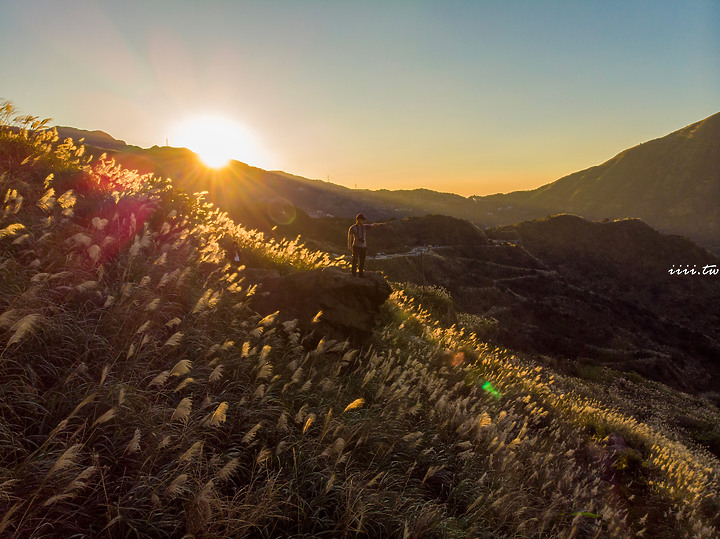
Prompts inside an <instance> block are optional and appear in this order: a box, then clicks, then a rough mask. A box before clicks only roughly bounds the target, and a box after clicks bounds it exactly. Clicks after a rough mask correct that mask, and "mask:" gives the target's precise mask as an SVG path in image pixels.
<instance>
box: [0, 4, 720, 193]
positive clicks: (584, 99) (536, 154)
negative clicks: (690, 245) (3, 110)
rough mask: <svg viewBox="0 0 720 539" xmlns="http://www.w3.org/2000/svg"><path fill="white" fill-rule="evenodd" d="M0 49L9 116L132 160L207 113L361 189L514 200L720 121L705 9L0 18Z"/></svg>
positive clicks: (142, 9) (317, 173)
mask: <svg viewBox="0 0 720 539" xmlns="http://www.w3.org/2000/svg"><path fill="white" fill-rule="evenodd" d="M0 51H1V52H2V54H0V97H3V98H6V99H9V100H11V101H13V102H14V103H15V104H16V106H17V107H19V108H20V109H21V111H22V112H23V113H27V114H33V115H37V116H41V117H52V118H53V119H54V123H56V124H58V125H72V126H75V127H79V128H84V129H101V130H103V131H107V132H108V133H110V134H111V135H113V136H115V137H116V138H121V139H124V140H126V141H127V142H128V143H132V144H138V145H140V146H151V145H154V144H158V145H162V144H164V143H165V139H166V138H170V144H171V145H173V142H174V140H173V138H174V137H175V129H176V128H175V126H176V125H177V124H178V122H181V121H184V120H185V119H187V118H190V117H192V116H194V115H198V114H204V113H214V114H216V115H220V116H223V117H225V118H227V119H229V120H231V121H233V122H236V123H238V124H240V125H241V126H243V128H244V129H245V130H247V131H248V132H250V133H251V134H252V137H253V141H254V142H253V145H254V149H252V150H251V151H250V150H247V149H244V148H238V152H237V155H236V157H237V158H239V159H241V160H243V161H246V162H248V163H250V164H253V165H257V166H261V167H263V168H268V169H281V170H285V171H287V172H291V173H294V174H299V175H302V176H307V177H311V178H322V179H325V178H326V177H327V176H328V175H329V176H330V179H331V181H335V182H337V183H340V184H343V185H347V186H353V185H355V184H357V186H358V187H363V188H372V189H377V188H390V189H399V188H414V187H427V188H431V189H435V190H440V191H450V192H457V193H460V194H463V195H472V194H490V193H495V192H507V191H512V190H516V189H529V188H534V187H537V186H539V185H542V184H545V183H548V182H551V181H553V180H555V179H557V178H559V177H561V176H563V175H565V174H569V173H571V172H574V171H576V170H579V169H582V168H587V167H589V166H592V165H595V164H599V163H600V162H603V161H605V160H607V159H609V158H610V157H612V156H613V155H614V154H616V153H618V152H619V151H621V150H623V149H625V148H627V147H630V146H634V145H636V144H639V143H641V142H644V141H646V140H649V139H652V138H657V137H659V136H662V135H665V134H667V133H669V132H671V131H674V130H676V129H679V128H681V127H683V126H685V125H687V124H690V123H692V122H695V121H697V120H700V119H702V118H705V117H707V116H709V115H711V114H714V113H716V112H718V111H720V1H718V0H711V1H702V0H700V1H677V2H671V1H664V0H653V1H628V0H623V1H613V0H601V1H580V0H572V1H552V0H546V1H532V2H531V1H521V0H516V1H507V0H498V1H481V0H477V1H466V2H452V1H449V2H448V1H442V2H440V1H438V2H421V1H394V2H393V1H387V0H386V1H363V2H360V1H356V2H349V1H343V0H334V1H331V0H328V1H307V2H304V1H299V0H296V1H284V2H282V1H272V0H265V1H258V2H244V1H230V0H226V1H220V0H216V1H213V0H208V1H203V2H196V1H183V0H144V1H142V2H139V1H134V0H125V1H104V0H76V1H62V0H46V1H40V0H23V1H3V2H1V3H0ZM248 152H249V153H248Z"/></svg>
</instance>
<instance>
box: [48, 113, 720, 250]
mask: <svg viewBox="0 0 720 539" xmlns="http://www.w3.org/2000/svg"><path fill="white" fill-rule="evenodd" d="M58 133H59V134H60V135H61V136H63V137H65V136H69V137H70V138H84V139H85V144H86V146H88V147H89V149H90V151H91V152H94V153H97V154H99V153H102V152H108V153H109V154H110V155H111V156H112V157H114V158H115V159H116V160H118V161H119V162H120V163H122V164H123V165H124V166H126V167H128V168H130V169H137V170H139V171H140V172H152V173H155V174H159V175H164V176H167V177H173V178H174V179H176V180H177V183H178V185H180V186H182V187H183V188H185V189H187V190H189V191H190V192H194V191H208V192H209V194H208V197H209V200H210V201H211V202H215V203H217V204H218V205H219V206H220V207H221V208H223V209H224V210H227V211H229V212H230V213H231V215H233V212H234V209H235V208H243V207H244V205H245V203H244V201H243V200H242V198H241V196H240V195H239V191H241V190H242V189H246V188H248V187H249V188H250V191H251V192H252V193H253V197H254V199H255V200H256V201H257V200H262V201H265V202H268V203H269V202H272V201H274V200H277V199H283V200H284V201H285V202H287V203H290V204H292V205H294V206H296V207H298V208H300V209H302V210H304V211H306V212H307V213H308V214H309V215H311V216H314V217H328V216H337V217H351V216H353V215H355V214H356V213H358V212H361V213H365V214H369V216H370V218H371V219H373V220H384V219H390V218H403V217H408V216H413V215H414V216H422V215H425V214H434V213H439V214H445V215H452V216H454V217H458V218H461V219H466V220H469V221H471V222H473V223H475V224H477V225H480V226H485V227H487V226H499V225H510V224H513V223H516V222H519V221H523V220H531V219H537V218H541V217H546V216H548V215H552V214H557V213H575V214H577V215H581V216H583V217H586V218H588V219H605V218H607V219H620V218H640V219H642V220H643V221H645V222H647V223H648V224H650V225H651V226H652V227H654V228H657V229H658V230H661V231H663V232H667V233H671V234H680V235H684V236H687V237H689V238H691V239H693V240H694V241H696V242H698V243H700V244H702V245H703V246H705V247H707V248H709V249H711V250H713V251H715V252H720V240H719V239H718V238H720V214H718V212H717V211H716V201H717V200H720V113H717V114H714V115H712V116H709V117H708V118H705V119H703V120H700V121H698V122H695V123H693V124H690V125H688V126H686V127H683V128H681V129H679V130H676V131H673V132H672V133H670V134H668V135H665V136H663V137H659V138H656V139H653V140H650V141H647V142H644V143H642V144H639V145H637V146H634V147H632V148H628V149H626V150H624V151H622V152H620V153H618V154H617V155H615V156H614V157H612V158H611V159H609V160H607V161H605V162H604V163H601V164H599V165H595V166H592V167H589V168H587V169H584V170H581V171H578V172H575V173H572V174H569V175H567V176H564V177H562V178H560V179H558V180H555V181H554V182H551V183H549V184H546V185H543V186H541V187H539V188H537V189H533V190H527V191H514V192H511V193H504V194H495V195H487V196H482V197H479V196H473V197H463V196H461V195H457V194H454V193H443V192H438V191H432V190H430V189H405V190H388V189H379V190H368V189H350V188H348V187H344V186H341V185H337V184H332V183H329V182H325V181H322V180H313V179H308V178H303V177H301V176H297V175H294V174H291V173H287V172H284V171H267V170H263V169H260V168H258V167H252V166H251V165H247V164H245V163H241V162H239V161H232V162H231V164H230V165H229V166H228V167H227V168H226V169H224V170H214V171H208V170H207V169H204V170H203V167H202V165H200V163H199V160H198V159H197V158H196V157H195V156H194V155H195V154H193V153H192V152H190V150H187V149H184V148H182V149H181V148H172V147H165V146H153V147H152V148H147V149H143V148H139V147H137V146H131V145H128V144H126V143H125V142H124V141H118V140H116V139H113V138H112V137H111V136H110V135H107V134H106V133H104V132H102V131H83V130H78V129H74V128H67V127H61V128H58ZM191 165H192V167H194V173H193V174H191V176H192V177H188V176H189V175H188V173H187V171H188V170H189V169H190V168H191ZM222 183H230V184H236V185H234V188H233V186H230V187H228V186H221V184H222ZM233 190H235V191H237V192H236V193H233ZM233 216H234V217H236V216H237V214H234V215H233Z"/></svg>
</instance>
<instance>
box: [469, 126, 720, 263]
mask: <svg viewBox="0 0 720 539" xmlns="http://www.w3.org/2000/svg"><path fill="white" fill-rule="evenodd" d="M474 200H476V201H477V202H478V203H479V204H480V205H481V208H482V209H481V213H482V212H483V211H484V213H485V222H489V223H493V224H511V223H513V222H518V221H520V220H523V219H535V218H538V217H542V216H544V215H547V214H552V213H562V212H568V213H574V214H577V215H581V216H583V217H586V218H589V219H604V218H609V219H620V218H625V217H636V218H639V219H642V220H643V221H645V222H646V223H648V224H649V225H651V226H653V227H654V228H656V229H658V230H661V231H663V232H668V233H673V234H680V235H684V236H688V237H690V238H692V239H694V240H695V241H697V242H698V243H701V244H703V245H705V246H706V247H709V248H712V249H713V250H716V251H717V250H718V249H719V248H720V211H719V210H720V207H719V206H720V113H718V114H715V115H713V116H710V117H709V118H706V119H705V120H702V121H700V122H697V123H694V124H692V125H689V126H687V127H685V128H683V129H680V130H679V131H675V132H674V133H670V134H669V135H667V136H665V137H662V138H659V139H656V140H651V141H650V142H646V143H644V144H640V145H639V146H635V147H634V148H631V149H629V150H625V151H624V152H621V153H619V154H618V155H616V156H615V157H613V158H612V159H610V160H609V161H607V162H605V163H603V164H601V165H599V166H595V167H591V168H589V169H586V170H582V171H580V172H576V173H574V174H570V175H569V176H566V177H564V178H561V179H559V180H557V181H555V182H553V183H550V184H548V185H545V186H543V187H540V188H538V189H535V190H532V191H517V192H514V193H509V194H506V195H492V196H487V197H474Z"/></svg>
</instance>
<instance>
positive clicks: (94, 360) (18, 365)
mask: <svg viewBox="0 0 720 539" xmlns="http://www.w3.org/2000/svg"><path fill="white" fill-rule="evenodd" d="M0 156H2V158H1V159H0V336H1V337H2V339H3V340H2V344H1V345H0V410H2V412H1V413H0V536H2V537H11V538H12V537H16V538H20V537H41V536H49V535H52V536H57V537H73V536H77V537H82V536H90V537H95V536H97V537H111V538H114V537H117V538H120V537H184V536H190V535H192V536H195V537H214V538H216V537H217V538H222V537H228V538H229V537H243V536H258V537H284V536H305V537H312V536H323V535H324V536H329V537H350V536H361V537H438V538H440V537H443V538H444V537H632V536H636V535H637V536H643V535H644V536H646V537H682V536H693V537H715V536H717V533H718V530H720V518H719V517H718V514H720V504H719V502H718V498H719V496H720V487H719V486H718V481H719V478H720V464H719V463H718V461H717V459H716V458H715V457H713V456H712V455H711V454H709V453H708V452H707V451H706V450H704V449H703V448H702V447H699V446H697V445H693V444H692V443H688V441H687V439H685V438H684V437H683V436H681V435H680V434H679V433H676V432H673V431H671V430H669V429H667V428H664V426H663V424H662V422H661V421H660V420H659V419H658V418H660V417H661V415H662V406H667V404H666V403H667V402H668V401H669V400H670V399H669V397H670V396H672V397H673V398H674V399H675V398H677V400H674V401H673V402H680V403H683V406H686V407H687V409H688V413H693V414H695V416H698V417H701V418H702V419H703V421H707V422H708V423H709V424H718V421H719V418H718V415H719V413H718V411H717V409H713V408H711V407H705V406H703V405H702V403H700V402H696V400H693V399H691V398H689V397H688V398H687V399H684V398H681V397H677V396H676V395H670V393H668V392H667V391H670V390H667V388H662V387H659V386H654V385H650V384H648V385H643V384H638V386H637V387H634V388H633V391H634V392H635V393H636V395H639V397H637V396H636V397H635V398H634V400H632V403H631V402H630V399H624V398H622V394H621V392H620V391H615V392H613V393H610V392H603V391H602V388H598V387H593V386H588V385H583V384H581V383H580V382H579V381H577V380H574V379H568V378H566V377H562V376H560V375H556V374H554V373H553V372H551V371H549V370H547V369H545V368H542V367H540V366H538V365H536V364H534V363H533V362H532V361H531V360H529V359H523V358H517V357H515V356H513V355H512V354H510V353H509V352H507V351H505V350H500V349H497V348H494V347H492V346H490V345H488V344H487V343H484V342H482V340H481V339H479V338H478V336H477V335H476V334H474V333H471V332H469V331H467V330H465V329H462V328H460V327H457V326H452V327H447V326H446V325H443V323H441V321H440V320H438V319H436V318H434V317H433V315H431V314H430V312H429V311H428V310H427V309H430V310H432V307H433V305H435V304H437V303H438V302H440V303H442V302H445V301H449V299H448V297H446V296H447V294H446V292H444V291H443V290H440V289H434V290H420V289H418V287H417V286H415V287H410V286H409V287H408V290H409V293H408V294H407V295H406V294H404V293H403V291H402V287H401V286H400V285H397V286H396V288H397V289H398V290H397V291H396V292H395V294H394V295H393V296H392V297H391V299H390V300H389V301H388V302H387V304H386V305H385V306H384V308H383V312H382V323H381V326H380V327H379V328H378V329H377V330H376V332H375V334H374V335H373V336H372V338H371V340H370V341H369V342H368V343H367V344H366V345H365V346H363V347H353V346H351V345H350V344H349V343H345V342H336V341H331V340H329V339H323V340H321V341H320V342H319V343H317V345H316V346H315V345H313V346H308V342H309V340H307V339H305V337H306V336H305V335H303V334H302V333H301V332H300V330H299V328H298V326H299V324H298V323H297V322H291V321H284V320H283V319H282V317H281V316H280V313H273V314H271V315H269V316H266V317H262V316H261V315H259V314H257V313H254V312H253V311H252V309H251V308H250V305H251V303H250V299H251V298H252V297H253V296H255V295H256V294H262V293H264V291H263V290H262V287H260V286H258V284H257V283H253V282H251V279H250V275H251V273H252V272H249V271H248V268H244V267H242V266H237V265H235V264H233V261H232V259H231V257H229V256H228V252H227V249H228V245H232V243H233V242H237V244H238V246H239V248H240V250H242V254H243V255H244V259H247V260H252V261H253V264H255V266H257V267H261V268H264V269H268V268H272V269H275V270H277V271H280V272H283V273H292V272H294V271H302V270H305V269H310V268H316V267H322V266H324V265H333V264H334V265H338V264H340V263H339V262H337V261H335V260H333V259H332V258H331V257H330V256H329V255H327V254H325V253H321V252H313V251H310V250H309V249H307V248H306V247H304V246H302V244H300V243H299V241H297V240H296V241H276V240H267V239H266V238H265V237H264V236H263V235H262V234H260V233H258V232H255V231H250V230H246V229H245V228H243V227H242V226H239V225H237V224H236V223H234V222H232V221H231V220H230V219H229V218H228V216H227V215H226V214H225V213H223V212H222V211H220V210H218V209H217V208H214V207H212V206H211V205H209V204H206V203H205V202H204V201H203V198H202V195H201V194H199V195H194V194H187V193H184V192H183V191H181V190H179V189H177V188H176V187H174V185H173V183H172V181H171V180H169V179H161V178H157V177H153V176H149V175H145V176H142V175H138V174H136V173H134V172H132V171H128V170H125V169H123V168H122V167H119V166H117V165H116V164H114V163H113V162H111V161H109V160H106V159H101V160H95V161H91V160H90V159H89V158H88V157H86V156H85V154H84V152H83V149H82V147H79V146H76V145H75V143H74V142H73V141H69V140H68V141H60V140H58V136H57V133H56V132H55V131H54V130H51V129H47V122H45V121H43V120H39V119H37V118H33V117H29V116H24V117H23V116H19V115H17V113H16V111H15V110H14V107H13V106H12V105H11V104H9V103H3V104H0ZM245 255H246V256H245ZM412 298H415V299H412ZM423 301H424V302H425V305H423V303H422V302H423ZM426 307H427V309H426ZM638 399H643V400H642V403H641V404H638V402H640V401H639V400H638ZM642 418H652V419H653V420H652V421H649V420H648V421H647V422H643V421H644V420H643V419H642ZM613 433H614V434H619V435H621V436H622V437H623V439H624V440H625V441H626V442H627V445H628V448H627V450H625V451H621V452H617V453H613V452H612V451H611V450H610V449H609V446H608V444H607V440H606V438H607V437H608V435H609V434H613ZM604 440H605V441H604Z"/></svg>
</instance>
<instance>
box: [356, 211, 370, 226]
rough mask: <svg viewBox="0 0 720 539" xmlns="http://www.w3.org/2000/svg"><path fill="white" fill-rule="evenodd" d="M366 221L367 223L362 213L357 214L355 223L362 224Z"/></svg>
mask: <svg viewBox="0 0 720 539" xmlns="http://www.w3.org/2000/svg"><path fill="white" fill-rule="evenodd" d="M366 221H367V218H366V217H365V216H364V215H363V214H362V213H358V214H357V216H356V217H355V222H356V223H360V224H363V223H365V222H366Z"/></svg>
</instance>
